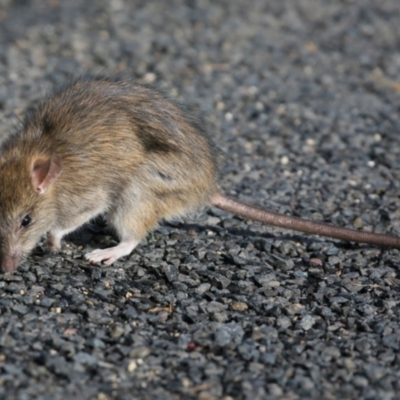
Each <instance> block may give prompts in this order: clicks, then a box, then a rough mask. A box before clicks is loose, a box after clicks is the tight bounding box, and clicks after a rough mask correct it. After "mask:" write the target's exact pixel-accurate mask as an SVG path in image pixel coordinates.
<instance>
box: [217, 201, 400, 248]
mask: <svg viewBox="0 0 400 400" xmlns="http://www.w3.org/2000/svg"><path fill="white" fill-rule="evenodd" d="M210 203H211V205H213V206H214V207H217V208H220V209H221V210H225V211H228V212H231V213H233V214H236V215H240V216H242V217H245V218H249V219H252V220H255V221H260V222H264V223H266V224H269V225H274V226H279V227H281V228H285V229H292V230H295V231H300V232H305V233H312V234H314V235H321V236H327V237H330V238H335V239H340V240H348V241H352V242H360V243H370V244H375V245H378V246H387V247H397V248H400V238H399V237H396V236H390V235H382V234H378V233H369V232H361V231H356V230H354V229H348V228H340V227H337V226H332V225H328V224H325V223H322V222H313V221H309V220H306V219H301V218H298V217H293V216H290V215H282V214H278V213H275V212H273V211H267V210H264V209H262V208H259V207H255V206H252V205H249V204H246V203H242V202H241V201H238V200H233V199H230V198H228V197H225V196H224V195H222V194H220V193H217V194H215V195H213V196H212V197H211V201H210Z"/></svg>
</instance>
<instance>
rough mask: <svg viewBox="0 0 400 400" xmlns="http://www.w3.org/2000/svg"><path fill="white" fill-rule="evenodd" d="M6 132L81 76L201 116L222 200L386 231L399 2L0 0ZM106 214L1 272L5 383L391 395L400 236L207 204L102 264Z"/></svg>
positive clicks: (0, 349)
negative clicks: (133, 87)
mask: <svg viewBox="0 0 400 400" xmlns="http://www.w3.org/2000/svg"><path fill="white" fill-rule="evenodd" d="M0 19H1V23H0V116H1V124H2V133H1V135H6V134H7V132H9V131H11V130H12V129H13V127H14V126H15V125H16V124H17V123H18V121H19V120H20V118H21V116H22V115H23V113H24V111H25V110H26V109H27V108H28V107H29V105H30V104H33V103H35V102H36V101H38V100H39V99H40V96H41V95H42V94H44V93H46V91H47V90H49V89H50V88H51V87H53V86H54V85H57V84H61V83H63V82H65V81H66V80H67V79H68V78H69V77H70V76H73V75H77V74H80V73H83V72H90V73H99V72H100V73H105V74H114V73H123V74H125V75H127V76H130V77H132V78H137V79H143V80H146V81H149V82H157V83H158V84H159V85H161V86H162V87H164V88H165V89H166V90H167V91H169V92H170V93H171V94H172V95H173V96H177V97H179V98H180V99H184V100H185V102H186V104H187V105H188V106H189V107H190V108H193V109H197V110H201V112H203V113H204V115H205V116H206V118H207V120H208V122H209V124H210V129H211V130H212V132H213V135H214V138H215V141H216V143H217V144H218V146H219V147H220V149H221V150H222V152H223V153H224V155H225V156H224V162H223V169H222V173H221V176H222V179H221V186H222V188H223V189H224V191H225V192H226V193H227V194H229V195H231V196H233V197H236V198H240V199H242V200H246V201H249V202H253V203H255V204H258V205H260V206H264V207H268V208H270V209H273V210H275V211H279V212H283V213H290V214H294V215H298V216H303V217H306V218H312V219H315V220H324V221H327V222H331V223H334V224H337V225H341V226H356V227H357V228H359V229H364V230H367V231H376V232H385V233H393V234H400V219H399V216H400V200H399V195H398V194H399V193H400V183H399V182H400V179H399V178H400V172H399V171H400V146H399V145H398V133H399V129H400V113H399V110H400V51H399V49H400V30H399V29H398V27H399V25H400V4H399V2H398V1H397V0H383V1H380V2H376V1H373V0H363V1H362V2H361V1H350V0H349V1H340V0H330V1H326V2H316V1H313V0H301V1H299V0H283V1H263V0H236V1H228V0H223V1H219V2H213V1H210V0H199V1H185V2H180V1H174V0H168V1H165V0H164V1H161V0H159V1H151V2H148V1H135V2H133V1H128V0H112V1H111V0H110V1H108V0H98V1H96V2H81V1H78V0H69V1H60V0H48V1H42V0H32V1H29V0H26V1H22V0H20V1H10V0H0ZM103 230H104V229H102V226H101V223H100V222H98V224H97V225H95V226H92V227H91V229H89V230H86V231H84V232H83V233H81V234H80V235H78V236H75V237H73V238H72V239H71V240H69V241H66V242H65V244H64V246H63V248H62V250H61V251H59V252H58V253H55V254H51V253H50V252H49V251H48V250H47V248H46V246H45V245H44V243H41V244H40V245H39V246H38V248H37V249H36V250H35V252H34V253H33V254H32V255H31V256H30V257H29V259H28V260H27V262H25V263H24V264H23V265H22V266H21V267H20V269H19V270H18V272H16V273H13V274H9V275H2V276H1V277H0V398H4V399H18V400H28V399H43V400H49V399H52V400H53V399H54V400H57V399H63V400H65V399H67V400H68V399H97V400H108V399H131V398H137V399H163V400H164V399H166V400H168V399H181V398H184V399H202V400H206V399H207V400H211V399H225V400H230V399H252V400H253V399H290V400H292V399H304V398H307V399H336V398H343V399H355V398H357V399H371V400H372V399H383V400H390V399H396V398H398V393H399V392H400V372H399V371H400V368H399V367H400V360H399V357H398V353H399V351H400V323H399V316H398V315H399V314H398V313H399V310H400V290H399V284H400V276H399V272H398V271H399V265H400V262H399V251H398V250H395V249H385V250H383V249H379V248H373V247H370V246H364V245H356V244H351V243H343V242H338V241H334V240H329V239H325V238H318V237H314V236H306V235H302V234H299V233H294V232H290V231H283V230H280V229H277V228H271V227H269V226H263V225H261V224H259V223H252V222H248V221H244V220H242V219H240V218H238V217H235V216H232V215H229V214H228V213H226V212H223V211H219V210H214V209H213V210H211V209H207V210H203V211H202V212H199V213H198V214H197V215H195V216H192V217H188V218H186V219H185V220H179V221H172V222H170V223H166V224H164V225H162V226H160V228H158V229H157V230H156V231H155V232H153V233H152V234H151V235H149V237H148V238H147V239H146V241H145V242H143V243H142V244H141V245H140V246H139V247H138V248H137V250H136V251H135V252H134V253H133V254H132V255H131V256H130V257H127V258H125V259H123V260H120V261H118V262H116V263H115V265H114V266H112V267H108V268H106V267H102V268H101V267H95V266H90V265H88V264H87V263H86V262H85V260H84V259H83V256H82V255H83V254H84V253H85V252H87V251H89V250H90V249H91V248H93V247H98V246H99V245H106V244H107V243H111V242H113V240H114V239H113V238H112V237H110V236H108V235H104V232H102V231H103Z"/></svg>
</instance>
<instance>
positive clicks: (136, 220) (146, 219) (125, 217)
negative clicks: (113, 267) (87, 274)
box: [85, 202, 159, 265]
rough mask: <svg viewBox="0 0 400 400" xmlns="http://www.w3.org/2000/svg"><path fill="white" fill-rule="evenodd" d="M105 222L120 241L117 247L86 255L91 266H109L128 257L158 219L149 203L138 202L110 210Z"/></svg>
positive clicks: (94, 251) (97, 250)
mask: <svg viewBox="0 0 400 400" xmlns="http://www.w3.org/2000/svg"><path fill="white" fill-rule="evenodd" d="M150 204H151V203H150ZM107 220H108V223H109V224H110V226H111V227H112V228H114V230H115V232H116V234H117V235H118V236H119V238H120V239H121V241H120V243H119V244H118V245H117V246H114V247H109V248H106V249H96V250H93V251H91V252H90V253H87V254H86V255H85V258H86V260H88V261H89V262H90V263H91V264H98V263H103V264H105V265H110V264H112V263H113V262H114V261H116V260H117V259H118V258H120V257H123V256H127V255H129V254H130V253H131V252H132V251H133V249H134V248H135V247H136V246H137V245H138V244H139V243H140V241H141V240H142V239H143V238H144V237H145V236H146V234H147V232H148V231H149V230H151V229H153V228H154V227H155V226H156V225H157V223H158V220H159V218H158V216H157V213H156V212H155V209H154V207H152V206H149V202H140V203H135V204H132V203H131V204H129V207H126V206H125V207H119V208H115V209H113V210H111V211H110V212H109V214H108V216H107Z"/></svg>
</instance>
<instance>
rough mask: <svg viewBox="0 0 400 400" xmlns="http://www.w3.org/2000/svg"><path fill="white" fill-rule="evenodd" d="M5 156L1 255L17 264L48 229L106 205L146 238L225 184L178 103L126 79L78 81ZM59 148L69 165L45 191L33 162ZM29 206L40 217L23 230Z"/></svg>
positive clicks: (118, 226) (40, 111)
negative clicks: (36, 184) (37, 183)
mask: <svg viewBox="0 0 400 400" xmlns="http://www.w3.org/2000/svg"><path fill="white" fill-rule="evenodd" d="M0 154H1V157H0V241H1V251H0V256H1V257H2V260H3V261H4V260H9V259H10V258H14V259H16V260H17V262H16V264H18V262H19V261H20V260H21V259H22V258H23V257H24V256H25V255H26V254H28V253H29V251H30V250H31V249H32V248H33V247H34V245H35V244H36V243H37V241H38V240H39V238H40V237H41V236H42V235H43V234H44V233H46V232H47V231H50V237H51V232H52V231H58V230H63V231H65V232H68V231H71V230H74V229H75V228H77V227H79V226H80V225H82V224H83V223H84V222H87V220H89V219H90V218H92V217H94V216H95V215H97V214H99V213H106V214H107V215H108V218H109V222H110V224H111V226H113V227H114V228H115V230H116V232H117V234H119V236H120V238H121V239H122V240H123V239H126V238H128V237H133V238H135V239H136V240H138V241H139V240H141V239H142V238H143V237H144V236H145V235H146V233H147V232H148V231H149V230H150V229H152V228H154V226H155V225H156V224H157V223H158V222H159V221H160V220H161V219H164V218H170V217H173V216H177V215H183V214H185V213H187V212H189V211H191V210H194V209H196V208H198V207H200V206H201V205H204V204H206V203H207V202H208V200H209V198H210V196H211V195H212V194H213V193H214V192H215V191H216V184H215V183H214V182H215V176H216V174H217V168H216V163H215V162H214V157H213V149H212V148H211V146H210V142H209V140H208V139H207V138H206V137H205V136H204V135H203V134H202V133H201V132H200V131H199V129H198V128H197V127H195V126H194V124H193V123H192V121H191V120H189V119H188V118H187V116H186V114H185V112H184V111H183V110H182V109H181V108H180V107H179V106H178V105H176V104H175V103H174V102H172V101H170V100H169V99H167V98H166V97H165V96H164V95H162V94H161V93H159V92H158V91H155V90H153V89H150V88H148V87H146V86H141V85H136V84H133V83H130V82H127V81H120V82H118V81H112V80H107V79H98V80H77V81H76V82H74V83H73V84H72V85H70V86H68V87H66V88H65V89H63V90H61V91H59V92H58V93H56V94H55V95H54V96H52V97H50V98H49V99H48V100H47V101H45V102H44V103H43V104H41V105H40V106H39V107H38V108H37V110H36V111H35V112H34V113H33V114H32V115H30V116H28V118H27V119H26V121H25V124H24V127H23V129H22V130H21V131H19V132H18V133H16V134H14V135H12V136H11V137H10V138H9V139H8V140H7V141H5V142H4V143H3V145H2V148H1V149H0ZM53 154H56V155H58V156H59V157H60V158H61V160H62V164H63V169H62V173H61V175H60V176H59V177H58V179H57V180H56V181H55V182H54V184H52V185H51V186H50V187H49V189H48V191H46V192H45V193H44V194H42V195H41V194H38V193H37V192H36V191H35V190H33V189H34V188H33V186H32V165H33V163H34V162H35V160H38V159H49V158H50V157H51V156H52V155H53ZM25 214H30V215H31V217H32V220H33V222H32V224H31V225H30V226H29V227H27V228H26V229H20V223H21V218H23V216H24V215H25ZM52 241H54V238H53V239H50V242H52ZM56 242H57V240H56ZM51 245H53V246H54V247H58V246H59V243H51ZM8 262H9V261H8Z"/></svg>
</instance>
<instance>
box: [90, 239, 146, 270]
mask: <svg viewBox="0 0 400 400" xmlns="http://www.w3.org/2000/svg"><path fill="white" fill-rule="evenodd" d="M137 244H138V241H136V240H127V241H124V242H121V243H120V244H119V245H118V246H115V247H109V248H108V249H97V250H93V251H91V252H90V253H87V254H86V255H85V258H86V260H88V261H89V262H90V264H101V263H103V264H104V265H110V264H112V263H113V262H114V261H115V260H118V258H120V257H123V256H127V255H128V254H130V253H131V252H132V250H133V249H134V248H135V247H136V245H137Z"/></svg>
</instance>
